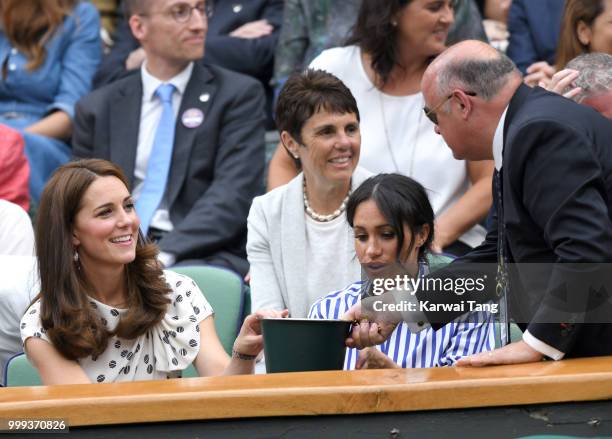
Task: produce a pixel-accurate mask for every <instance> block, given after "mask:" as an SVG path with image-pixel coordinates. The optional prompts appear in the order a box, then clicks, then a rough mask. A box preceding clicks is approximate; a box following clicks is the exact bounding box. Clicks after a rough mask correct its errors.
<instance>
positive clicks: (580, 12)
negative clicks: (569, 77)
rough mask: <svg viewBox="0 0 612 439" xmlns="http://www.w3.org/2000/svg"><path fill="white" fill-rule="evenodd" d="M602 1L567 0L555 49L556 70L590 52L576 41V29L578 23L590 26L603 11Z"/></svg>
mask: <svg viewBox="0 0 612 439" xmlns="http://www.w3.org/2000/svg"><path fill="white" fill-rule="evenodd" d="M603 2H604V0H567V1H566V3H565V10H564V12H563V22H562V24H561V33H560V37H559V47H558V49H557V60H556V67H557V70H561V69H564V68H565V65H566V64H567V63H568V62H570V60H572V59H574V58H575V57H577V56H578V55H580V54H583V53H588V52H590V50H589V47H588V46H586V45H584V44H582V43H581V42H580V40H579V39H578V34H577V32H576V29H577V27H578V23H579V22H580V21H582V22H584V24H586V25H587V26H592V25H593V22H594V21H595V19H596V18H597V17H598V16H599V15H600V14H601V13H602V12H603V11H604V4H603Z"/></svg>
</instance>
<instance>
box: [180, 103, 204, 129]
mask: <svg viewBox="0 0 612 439" xmlns="http://www.w3.org/2000/svg"><path fill="white" fill-rule="evenodd" d="M181 121H182V122H183V125H185V126H186V127H187V128H197V127H199V126H200V125H202V122H204V113H202V110H200V109H199V108H190V109H188V110H185V112H184V113H183V115H182V116H181Z"/></svg>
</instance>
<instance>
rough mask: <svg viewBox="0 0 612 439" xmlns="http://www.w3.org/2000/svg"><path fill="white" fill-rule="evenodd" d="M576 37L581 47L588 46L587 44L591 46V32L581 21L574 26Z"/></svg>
mask: <svg viewBox="0 0 612 439" xmlns="http://www.w3.org/2000/svg"><path fill="white" fill-rule="evenodd" d="M576 35H577V36H578V40H579V41H580V43H581V44H582V45H583V46H588V45H589V44H591V38H592V37H593V32H592V31H591V28H590V26H588V25H587V24H586V23H585V22H584V21H582V20H580V21H578V24H576Z"/></svg>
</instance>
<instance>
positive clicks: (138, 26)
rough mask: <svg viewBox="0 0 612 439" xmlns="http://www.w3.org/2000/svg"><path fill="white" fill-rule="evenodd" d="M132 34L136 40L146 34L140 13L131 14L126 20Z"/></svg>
mask: <svg viewBox="0 0 612 439" xmlns="http://www.w3.org/2000/svg"><path fill="white" fill-rule="evenodd" d="M128 24H129V25H130V30H131V31H132V35H134V38H136V39H137V40H138V41H141V40H142V39H143V38H144V37H145V34H146V25H145V23H144V21H143V19H142V17H141V16H140V15H132V16H130V19H129V21H128Z"/></svg>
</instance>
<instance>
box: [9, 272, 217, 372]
mask: <svg viewBox="0 0 612 439" xmlns="http://www.w3.org/2000/svg"><path fill="white" fill-rule="evenodd" d="M164 276H165V278H166V282H167V283H168V285H169V286H170V288H171V289H172V291H171V292H170V300H171V302H170V303H169V304H168V309H167V310H166V314H165V316H164V318H163V319H162V320H161V321H160V322H159V323H158V324H157V325H156V326H154V327H152V328H151V329H149V330H148V331H147V332H146V333H144V334H142V335H140V336H138V337H137V338H135V339H132V340H126V339H123V338H119V337H116V336H115V337H111V338H110V339H109V343H108V347H107V348H106V350H105V351H104V352H103V353H102V355H100V356H98V357H93V356H90V357H86V358H80V359H79V360H78V363H79V364H80V366H81V367H82V368H83V370H84V371H85V374H86V375H87V376H88V377H89V379H90V380H91V381H92V382H98V383H112V382H117V381H136V380H158V379H165V378H177V377H180V376H181V371H182V370H184V369H185V368H187V367H188V366H189V365H190V364H191V363H192V362H193V361H194V359H195V357H196V355H197V354H198V352H199V350H200V326H199V323H200V322H201V321H203V320H204V319H206V318H207V317H208V316H210V315H211V314H213V309H212V307H211V306H210V304H209V303H208V301H207V300H206V298H205V297H204V295H203V294H202V292H201V291H200V289H199V288H198V286H197V285H196V284H195V282H194V281H193V280H191V279H190V278H188V277H187V276H184V275H181V274H178V273H175V272H173V271H164ZM89 303H90V305H91V307H92V308H93V309H95V310H96V311H97V313H98V315H99V316H100V318H101V319H102V322H103V323H104V324H105V325H106V327H107V328H108V330H109V331H112V330H113V329H115V328H116V327H117V325H118V324H119V320H120V319H121V316H122V315H123V314H125V313H126V312H127V309H118V308H113V307H112V306H108V305H106V304H104V303H102V302H99V301H97V300H95V299H93V298H90V302H89ZM29 337H38V338H41V339H43V340H46V341H48V342H50V340H49V338H48V337H47V335H46V334H45V330H44V328H42V325H41V322H40V300H38V301H36V302H35V303H34V304H32V306H31V307H30V308H29V309H28V310H27V311H26V313H25V315H24V316H23V318H22V319H21V339H22V340H23V343H24V344H25V341H26V340H27V339H28V338H29Z"/></svg>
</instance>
